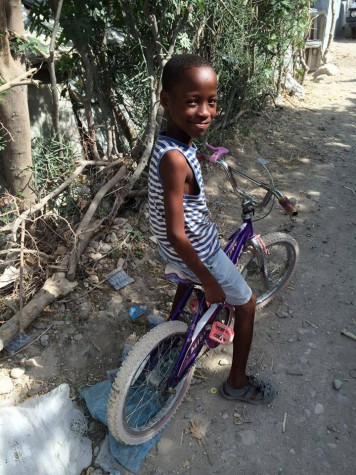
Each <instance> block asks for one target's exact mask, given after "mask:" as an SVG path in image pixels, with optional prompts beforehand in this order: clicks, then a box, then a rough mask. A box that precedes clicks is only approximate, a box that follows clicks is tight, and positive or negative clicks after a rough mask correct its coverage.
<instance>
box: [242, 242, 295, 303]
mask: <svg viewBox="0 0 356 475" xmlns="http://www.w3.org/2000/svg"><path fill="white" fill-rule="evenodd" d="M262 241H263V243H264V245H265V247H266V250H267V253H264V252H263V251H261V249H257V248H256V247H255V246H254V245H253V242H252V241H251V242H250V243H248V244H247V245H246V246H245V248H244V249H243V251H242V253H241V256H240V259H239V262H238V263H237V266H238V269H239V271H240V272H241V274H242V275H243V277H244V278H245V280H246V282H247V283H248V284H249V286H250V287H251V289H252V291H253V292H254V293H255V295H256V298H257V301H256V309H260V308H263V307H265V306H266V305H268V304H269V303H270V302H271V301H272V300H273V299H274V298H275V297H276V296H277V295H278V294H279V292H280V291H281V290H282V289H283V288H284V287H285V286H286V284H287V282H288V281H289V279H290V277H291V276H292V274H293V272H294V269H295V266H296V264H297V262H298V258H299V246H298V243H297V241H296V240H295V239H294V238H292V237H291V236H289V235H287V234H284V233H271V234H267V235H266V236H262ZM261 253H263V255H261ZM264 265H265V266H266V269H267V275H268V278H267V279H266V274H265V273H264ZM267 281H268V282H267Z"/></svg>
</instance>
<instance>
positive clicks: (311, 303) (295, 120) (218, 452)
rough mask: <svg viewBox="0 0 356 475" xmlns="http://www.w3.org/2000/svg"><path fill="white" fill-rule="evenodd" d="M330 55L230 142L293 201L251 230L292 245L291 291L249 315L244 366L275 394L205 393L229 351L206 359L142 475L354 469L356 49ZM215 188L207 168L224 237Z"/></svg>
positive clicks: (222, 202) (225, 216) (220, 376)
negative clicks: (259, 162) (290, 209)
mask: <svg viewBox="0 0 356 475" xmlns="http://www.w3.org/2000/svg"><path fill="white" fill-rule="evenodd" d="M333 53H334V63H335V64H337V66H338V67H339V70H340V73H339V74H338V75H337V76H333V77H327V78H325V79H323V80H320V82H314V81H312V78H310V79H309V80H308V82H307V84H306V98H305V100H304V101H300V102H297V101H293V102H294V104H288V103H287V106H286V107H285V108H283V110H275V111H274V112H272V113H271V114H270V116H269V117H266V118H261V121H260V122H259V124H257V125H255V126H254V128H253V130H248V129H246V126H245V128H244V130H241V131H240V132H241V133H244V134H245V136H244V138H243V139H242V140H241V141H242V142H243V143H242V144H241V143H239V144H236V143H232V144H230V145H231V148H232V150H235V151H238V150H239V151H240V152H241V151H242V149H243V158H242V159H241V162H242V164H245V165H247V163H248V160H250V158H247V157H252V158H253V157H254V156H257V155H262V156H263V157H265V158H267V159H268V160H269V167H270V169H271V171H272V172H273V175H274V176H275V177H276V178H277V179H278V186H279V187H280V188H281V189H282V190H285V191H288V192H290V193H291V195H293V196H296V197H297V199H298V203H299V217H298V219H297V220H296V222H294V223H289V222H288V221H286V219H285V217H284V216H283V215H282V214H281V213H280V212H279V211H278V210H276V209H274V211H273V213H272V216H271V217H269V218H268V219H266V220H264V221H263V222H261V223H260V226H259V229H260V230H261V231H262V232H266V231H267V230H268V231H269V232H270V231H274V230H284V231H288V230H289V231H290V233H291V235H293V236H294V237H295V238H296V239H297V241H298V243H299V245H300V263H299V267H298V269H297V272H296V274H295V276H294V278H293V285H292V286H291V287H292V288H291V289H288V290H287V291H286V292H285V294H284V296H283V298H282V299H279V301H277V302H276V303H274V304H272V305H271V306H270V307H268V308H267V309H266V310H264V311H263V312H261V314H260V315H259V317H261V318H260V319H259V321H258V323H257V324H256V329H255V337H254V343H253V349H252V354H251V359H250V365H249V366H250V370H251V372H253V373H255V374H256V373H257V374H259V375H264V376H272V377H273V379H274V380H275V381H276V383H277V384H278V387H279V397H278V398H277V399H276V400H275V402H273V404H272V405H271V406H270V407H256V406H250V405H243V404H241V403H236V404H235V403H233V402H229V401H225V400H223V399H222V398H221V397H219V395H216V394H211V392H210V389H211V388H212V387H218V386H219V384H220V383H221V382H222V381H223V380H224V378H226V376H227V373H228V370H227V368H228V367H224V366H219V361H221V360H222V359H227V360H230V350H228V351H227V352H226V353H219V354H215V355H211V356H210V357H209V358H208V359H204V360H203V362H202V368H200V369H199V374H200V375H202V376H204V377H205V378H206V380H205V379H202V378H199V379H198V378H197V379H196V384H195V385H194V386H193V387H192V388H191V390H190V392H189V395H188V397H187V399H186V400H185V402H184V403H183V404H182V406H181V408H180V409H179V411H178V414H177V416H176V417H175V420H174V421H173V423H172V424H171V425H170V426H169V427H168V429H167V430H166V431H165V433H164V435H163V436H162V438H161V440H160V442H159V443H158V446H157V448H156V450H152V451H151V453H150V455H149V456H148V457H147V458H146V461H145V463H144V464H143V466H142V470H141V472H140V474H141V475H144V474H152V475H153V474H155V475H158V474H162V475H173V474H175V475H183V474H192V475H206V474H210V473H221V474H225V475H235V474H237V473H238V474H244V475H245V474H246V475H257V474H259V475H277V474H279V475H280V474H283V475H297V474H329V473H336V474H343V475H346V474H348V475H351V474H354V473H356V465H355V463H356V462H355V457H354V448H355V443H356V434H355V416H356V411H355V404H356V403H355V401H356V398H355V396H356V379H355V376H356V369H355V368H356V358H355V355H356V343H355V342H354V341H352V340H351V339H348V338H347V337H345V336H343V335H341V333H340V331H341V330H342V329H344V328H346V329H349V330H350V331H353V332H354V333H356V326H355V324H356V313H355V288H356V272H355V266H354V263H355V256H356V249H355V247H356V215H355V204H356V196H355V193H356V178H355V177H356V165H355V159H356V152H355V151H356V87H355V86H356V43H355V42H340V43H336V44H335V45H334V48H333ZM240 136H241V135H240ZM218 178H219V180H221V181H222V176H221V177H220V175H218ZM216 180H217V177H216V172H215V173H214V177H213V179H211V180H210V182H209V185H210V186H209V191H210V196H211V195H212V194H213V195H214V194H215V197H214V198H212V199H210V201H211V204H212V205H213V208H214V209H215V211H217V212H218V213H216V214H217V216H220V217H221V218H219V221H220V222H219V225H220V227H221V226H222V227H223V228H224V230H225V229H227V228H229V226H231V222H234V221H235V220H236V216H232V215H231V214H230V213H231V209H233V208H232V204H233V203H236V202H233V201H231V202H230V201H227V200H228V198H227V195H225V194H222V195H220V196H217V194H218V192H217V189H216ZM219 190H220V192H221V188H220V189H219ZM216 201H218V203H216ZM221 211H222V212H221ZM238 216H239V211H238V212H237V217H238ZM235 222H236V221H235ZM277 313H278V315H280V316H281V315H284V316H285V315H288V314H289V317H287V318H279V317H278V316H277ZM352 320H353V321H354V324H353V323H352ZM351 370H353V371H351ZM335 379H340V380H341V381H342V387H341V389H339V390H336V389H335V388H334V387H333V381H334V380H335ZM235 413H238V414H239V415H241V416H242V421H243V423H242V424H241V425H236V423H235V419H236V417H234V414H235ZM238 417H240V416H238ZM191 418H193V419H195V420H196V421H197V422H198V424H199V426H200V427H201V429H202V431H203V432H204V433H205V437H204V439H203V445H199V444H198V443H197V440H196V439H194V438H193V437H191V436H190V435H187V434H186V433H185V431H186V430H187V429H188V428H189V426H190V419H191ZM284 420H285V431H284V432H283V427H282V426H283V421H284ZM236 422H237V421H236ZM207 454H208V455H207Z"/></svg>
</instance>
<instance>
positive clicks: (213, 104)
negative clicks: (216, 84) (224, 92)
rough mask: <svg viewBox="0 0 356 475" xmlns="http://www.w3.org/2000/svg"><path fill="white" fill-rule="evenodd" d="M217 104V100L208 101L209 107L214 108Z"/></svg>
mask: <svg viewBox="0 0 356 475" xmlns="http://www.w3.org/2000/svg"><path fill="white" fill-rule="evenodd" d="M217 102H218V101H217V99H210V100H209V106H215V105H216V103H217Z"/></svg>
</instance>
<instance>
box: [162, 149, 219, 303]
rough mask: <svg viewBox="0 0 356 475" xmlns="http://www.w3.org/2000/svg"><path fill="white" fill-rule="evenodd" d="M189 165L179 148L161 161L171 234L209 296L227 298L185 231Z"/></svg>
mask: <svg viewBox="0 0 356 475" xmlns="http://www.w3.org/2000/svg"><path fill="white" fill-rule="evenodd" d="M187 167H188V164H187V162H186V160H185V158H184V157H183V155H182V154H181V153H180V152H179V151H177V150H170V151H168V152H166V153H165V155H164V156H163V158H162V160H161V164H160V174H161V178H162V182H163V190H164V206H165V215H166V226H167V237H168V240H169V241H170V243H171V244H172V246H173V247H174V249H175V251H176V252H177V254H178V255H179V257H180V258H181V259H182V261H183V262H185V264H186V265H187V266H188V267H189V268H190V269H191V270H192V271H193V272H194V274H195V275H196V276H197V277H198V278H199V280H200V281H201V283H202V284H203V287H204V290H205V295H206V299H207V300H208V301H209V302H210V303H215V302H222V301H224V300H225V293H224V291H223V290H222V288H221V287H220V285H219V284H218V282H217V281H216V279H215V277H214V276H213V275H212V274H211V273H210V272H209V270H208V269H207V268H206V266H205V265H204V264H203V262H202V261H201V260H200V258H199V256H198V254H197V252H196V251H195V249H194V247H193V246H192V244H191V242H190V241H189V239H188V237H187V235H186V234H185V231H184V208H183V194H184V184H185V180H186V177H187V170H188V168H187Z"/></svg>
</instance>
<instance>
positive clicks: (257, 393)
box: [220, 376, 278, 404]
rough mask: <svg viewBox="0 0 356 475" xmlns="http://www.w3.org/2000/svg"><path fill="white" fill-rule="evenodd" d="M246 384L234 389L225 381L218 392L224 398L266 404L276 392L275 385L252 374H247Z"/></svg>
mask: <svg viewBox="0 0 356 475" xmlns="http://www.w3.org/2000/svg"><path fill="white" fill-rule="evenodd" d="M247 378H248V384H247V385H246V386H244V387H243V388H241V389H235V388H233V387H232V386H230V385H229V383H228V382H227V381H225V382H224V383H223V384H222V385H221V386H220V394H221V395H222V397H224V398H225V399H230V400H234V401H243V402H247V403H250V404H268V403H269V402H271V401H272V399H273V398H274V397H275V396H276V395H277V394H278V391H277V389H276V388H275V386H274V385H273V384H272V383H271V382H270V381H268V382H264V381H262V380H260V379H257V378H255V377H254V376H247Z"/></svg>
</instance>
